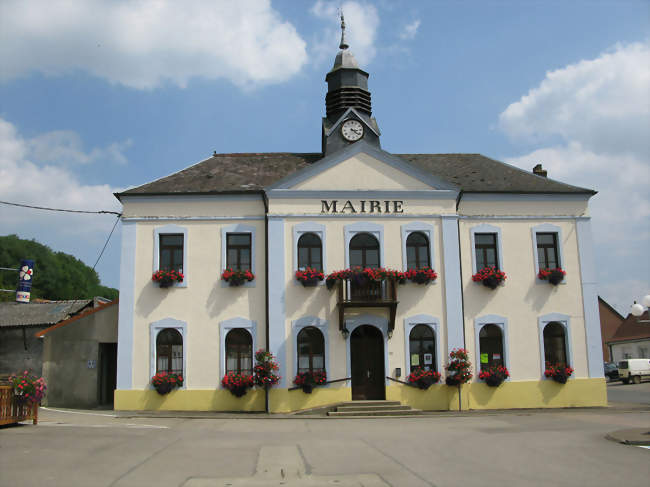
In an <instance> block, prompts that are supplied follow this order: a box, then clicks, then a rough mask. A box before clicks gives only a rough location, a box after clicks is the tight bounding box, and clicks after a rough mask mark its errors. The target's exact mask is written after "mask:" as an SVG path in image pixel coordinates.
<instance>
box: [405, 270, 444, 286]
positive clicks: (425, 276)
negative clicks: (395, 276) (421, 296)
mask: <svg viewBox="0 0 650 487" xmlns="http://www.w3.org/2000/svg"><path fill="white" fill-rule="evenodd" d="M404 274H405V276H406V278H407V279H409V280H410V281H413V282H414V283H416V284H429V283H430V282H433V281H435V280H436V279H437V277H438V274H436V271H434V270H433V269H431V268H430V267H421V268H420V269H409V270H407V271H406V272H405V273H404Z"/></svg>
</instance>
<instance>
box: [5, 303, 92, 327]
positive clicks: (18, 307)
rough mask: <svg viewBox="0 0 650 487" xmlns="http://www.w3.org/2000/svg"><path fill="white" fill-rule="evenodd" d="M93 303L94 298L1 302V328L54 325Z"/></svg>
mask: <svg viewBox="0 0 650 487" xmlns="http://www.w3.org/2000/svg"><path fill="white" fill-rule="evenodd" d="M92 305H93V300H92V299H77V300H70V301H48V302H40V303H39V302H35V303H16V302H10V303H0V328H1V327H11V326H48V325H53V324H55V323H58V322H59V321H62V320H66V319H68V318H70V317H71V316H72V315H74V314H76V313H78V312H79V311H81V310H82V309H84V308H86V307H88V306H92Z"/></svg>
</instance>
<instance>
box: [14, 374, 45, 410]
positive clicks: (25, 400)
mask: <svg viewBox="0 0 650 487" xmlns="http://www.w3.org/2000/svg"><path fill="white" fill-rule="evenodd" d="M9 382H11V385H12V387H13V390H14V397H15V398H16V401H17V402H18V403H19V404H39V403H40V402H41V400H42V399H43V397H45V391H46V390H47V386H46V385H45V379H43V378H42V377H36V376H35V375H32V374H30V373H29V371H28V370H25V371H24V372H23V373H22V374H21V375H18V374H12V375H10V376H9Z"/></svg>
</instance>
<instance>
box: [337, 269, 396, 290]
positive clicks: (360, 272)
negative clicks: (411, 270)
mask: <svg viewBox="0 0 650 487" xmlns="http://www.w3.org/2000/svg"><path fill="white" fill-rule="evenodd" d="M343 280H350V281H352V282H353V283H354V284H355V285H357V286H360V287H363V286H366V285H368V284H369V283H370V282H382V281H393V282H397V283H398V284H404V283H405V282H406V273H404V272H401V271H398V270H394V269H386V268H384V267H380V268H377V269H375V268H370V267H366V268H365V269H363V268H361V267H353V268H350V269H343V270H340V271H334V272H332V273H330V274H328V275H327V278H326V280H325V284H326V285H327V289H332V288H333V287H334V285H335V284H336V283H337V282H338V281H343Z"/></svg>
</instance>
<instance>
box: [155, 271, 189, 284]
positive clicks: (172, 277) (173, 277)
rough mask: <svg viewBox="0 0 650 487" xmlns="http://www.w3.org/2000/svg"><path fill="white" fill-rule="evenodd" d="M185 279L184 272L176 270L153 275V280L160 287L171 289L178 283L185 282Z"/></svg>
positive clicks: (158, 272)
mask: <svg viewBox="0 0 650 487" xmlns="http://www.w3.org/2000/svg"><path fill="white" fill-rule="evenodd" d="M184 277H185V276H183V273H182V272H178V271H176V270H174V269H172V270H170V271H166V270H159V271H156V272H154V273H153V275H152V276H151V280H152V281H153V282H156V283H158V285H159V286H160V287H170V286H172V285H174V284H175V283H177V282H183V278H184Z"/></svg>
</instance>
